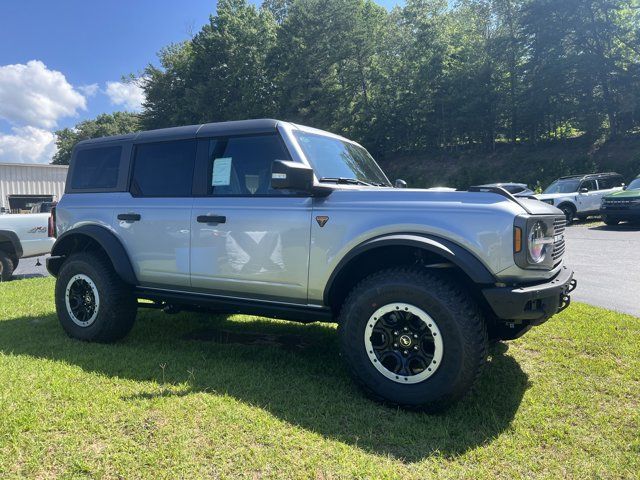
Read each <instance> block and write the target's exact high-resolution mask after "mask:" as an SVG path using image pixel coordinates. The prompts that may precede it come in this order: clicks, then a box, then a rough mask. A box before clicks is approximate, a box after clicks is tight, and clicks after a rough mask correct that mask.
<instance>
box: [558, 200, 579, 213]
mask: <svg viewBox="0 0 640 480" xmlns="http://www.w3.org/2000/svg"><path fill="white" fill-rule="evenodd" d="M564 206H568V207H570V208H571V209H572V210H573V213H574V214H575V213H577V212H578V207H577V206H576V204H575V203H573V202H572V201H571V200H567V199H564V200H562V201H561V202H560V203H559V204H558V207H557V208H559V209H560V210H562V207H564Z"/></svg>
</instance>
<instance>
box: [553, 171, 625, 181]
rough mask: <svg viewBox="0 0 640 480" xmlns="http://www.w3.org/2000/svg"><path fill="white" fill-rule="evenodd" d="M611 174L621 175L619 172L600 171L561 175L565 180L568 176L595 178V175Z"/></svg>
mask: <svg viewBox="0 0 640 480" xmlns="http://www.w3.org/2000/svg"><path fill="white" fill-rule="evenodd" d="M610 175H620V174H619V173H617V172H599V173H582V174H576V175H566V176H564V177H560V180H565V179H567V178H593V177H606V176H610Z"/></svg>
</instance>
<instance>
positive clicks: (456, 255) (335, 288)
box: [323, 233, 496, 311]
mask: <svg viewBox="0 0 640 480" xmlns="http://www.w3.org/2000/svg"><path fill="white" fill-rule="evenodd" d="M421 261H427V262H428V263H429V265H431V266H435V265H437V266H442V267H448V268H447V269H448V270H451V271H452V272H451V273H453V274H457V275H458V276H459V278H461V279H462V280H463V281H464V282H465V283H467V284H468V285H471V286H473V287H474V288H473V289H474V290H477V286H478V285H486V284H494V283H495V282H496V279H495V276H494V275H493V274H492V273H491V271H490V270H489V269H488V268H487V267H486V266H485V265H484V263H482V262H481V261H480V260H479V259H478V258H477V257H476V256H475V255H474V254H472V253H471V252H469V251H468V250H467V249H466V248H464V247H462V246H460V245H458V244H457V243H454V242H452V241H450V240H447V239H444V238H440V237H436V236H431V235H423V234H413V233H406V234H391V235H383V236H380V237H376V238H373V239H370V240H367V241H365V242H363V243H361V244H359V245H357V246H356V247H354V248H353V249H352V250H351V251H349V253H347V254H346V255H345V256H344V257H343V258H342V260H340V262H339V263H338V265H337V266H336V268H335V269H334V271H333V272H332V273H331V276H330V277H329V280H328V282H327V285H326V287H325V290H324V294H323V300H324V304H325V305H327V306H329V307H331V308H332V310H334V311H336V310H337V309H338V308H339V306H340V305H341V303H342V301H344V299H345V298H346V296H347V294H348V292H349V290H350V289H351V288H353V286H354V285H355V284H357V283H358V282H359V281H360V280H362V279H363V278H364V277H366V276H368V275H370V274H371V273H373V272H375V271H378V270H381V269H384V268H388V267H391V266H397V265H398V264H403V265H407V264H409V265H410V264H416V263H418V262H421ZM398 262H399V263H398ZM440 263H441V264H442V265H439V264H440Z"/></svg>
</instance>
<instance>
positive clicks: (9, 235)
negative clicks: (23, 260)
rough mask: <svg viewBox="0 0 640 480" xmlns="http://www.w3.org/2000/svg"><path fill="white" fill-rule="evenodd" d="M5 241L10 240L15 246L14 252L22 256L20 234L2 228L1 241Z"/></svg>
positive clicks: (17, 255)
mask: <svg viewBox="0 0 640 480" xmlns="http://www.w3.org/2000/svg"><path fill="white" fill-rule="evenodd" d="M3 242H9V243H10V244H11V245H12V246H13V250H14V252H13V253H15V254H16V257H18V258H20V257H22V253H23V250H22V244H21V243H20V239H19V238H18V235H16V232H13V231H11V230H0V243H3ZM9 253H11V252H9Z"/></svg>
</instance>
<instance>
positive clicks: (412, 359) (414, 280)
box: [339, 268, 488, 411]
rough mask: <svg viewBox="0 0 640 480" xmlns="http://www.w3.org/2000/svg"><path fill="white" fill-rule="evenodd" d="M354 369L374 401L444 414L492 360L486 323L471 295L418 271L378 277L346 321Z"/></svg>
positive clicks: (353, 296)
mask: <svg viewBox="0 0 640 480" xmlns="http://www.w3.org/2000/svg"><path fill="white" fill-rule="evenodd" d="M339 322H340V324H339V329H340V344H341V351H342V355H343V357H344V358H345V360H346V363H347V367H348V369H349V371H350V373H351V375H352V376H353V378H354V379H355V380H356V382H357V383H359V384H360V386H361V387H362V388H363V389H364V391H365V392H366V393H367V394H368V395H369V396H371V397H372V398H374V399H376V400H379V401H383V402H385V403H389V404H393V405H398V406H401V407H404V408H409V409H420V410H427V411H438V410H442V409H444V408H446V407H448V406H449V405H450V404H452V403H453V402H455V401H456V400H458V399H460V398H461V397H462V396H463V395H464V394H465V393H466V392H468V391H469V390H470V389H471V388H472V386H473V385H474V383H475V381H476V380H477V378H478V377H479V375H480V372H481V370H482V366H483V365H484V363H485V360H486V356H487V345H488V342H487V330H486V325H485V322H484V321H483V319H482V316H481V314H480V312H479V310H478V308H477V306H476V305H475V303H474V302H473V301H472V300H471V299H470V297H469V294H468V293H467V292H465V291H464V290H462V289H460V288H458V286H457V285H455V284H454V283H452V282H450V281H449V280H447V279H446V278H445V277H441V276H439V275H434V274H432V273H428V272H426V271H423V270H420V269H414V268H395V269H389V270H384V271H381V272H378V273H375V274H373V275H371V276H369V277H367V278H366V279H365V280H363V281H362V282H361V283H360V284H359V285H358V286H356V287H355V288H354V290H353V291H352V292H351V293H350V295H349V297H348V298H347V300H346V301H345V304H344V305H343V308H342V311H341V313H340V318H339Z"/></svg>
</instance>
